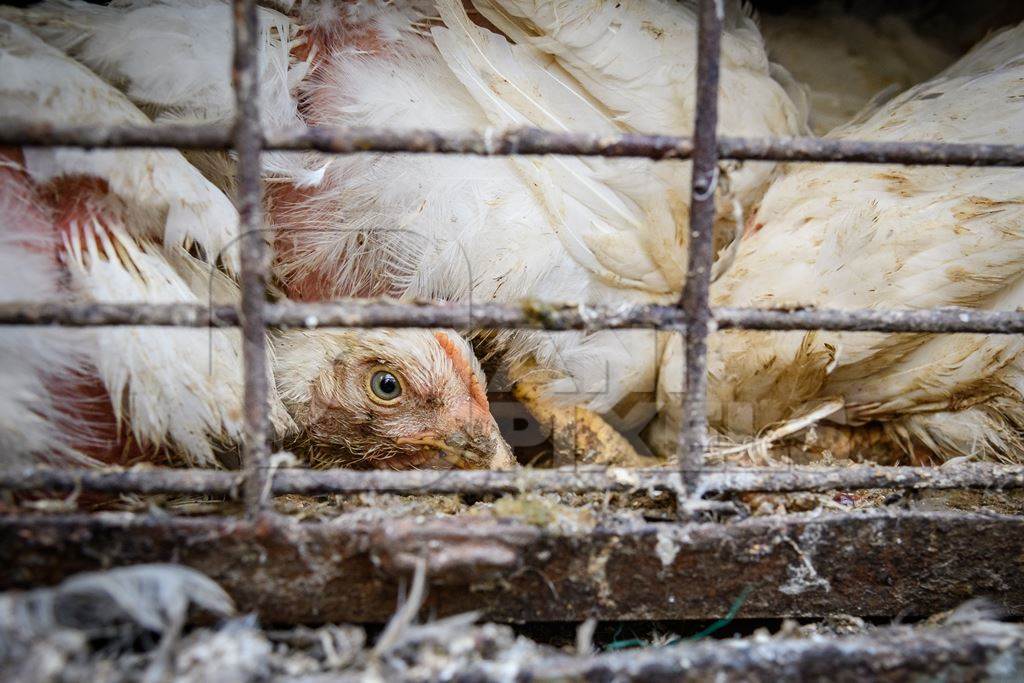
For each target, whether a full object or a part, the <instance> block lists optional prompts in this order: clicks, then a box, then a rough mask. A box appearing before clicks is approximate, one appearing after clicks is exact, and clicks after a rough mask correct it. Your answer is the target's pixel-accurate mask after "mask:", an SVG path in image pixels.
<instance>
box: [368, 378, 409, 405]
mask: <svg viewBox="0 0 1024 683" xmlns="http://www.w3.org/2000/svg"><path fill="white" fill-rule="evenodd" d="M370 391H372V392H373V395H374V396H376V397H377V398H378V399H380V400H381V401H385V402H391V401H394V400H395V399H397V398H398V397H399V396H401V395H402V383H401V382H399V381H398V378H397V377H395V376H394V375H393V374H391V373H390V372H388V371H387V370H378V371H377V372H375V373H373V376H371V377H370Z"/></svg>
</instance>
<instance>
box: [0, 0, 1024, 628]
mask: <svg viewBox="0 0 1024 683" xmlns="http://www.w3.org/2000/svg"><path fill="white" fill-rule="evenodd" d="M234 9H235V31H236V44H235V58H234V71H233V78H234V87H235V92H236V101H237V118H236V120H235V123H234V126H233V128H231V129H228V128H226V127H220V126H210V125H200V126H184V125H154V126H145V127H124V126H117V127H108V128H99V127H63V126H62V127H51V126H46V125H39V124H35V123H31V122H4V124H3V126H2V127H0V144H2V145H35V146H45V145H61V146H78V147H84V148H94V147H95V148H101V147H176V148H187V149H211V148H212V149H233V150H235V152H236V153H237V156H238V195H237V200H238V208H239V211H240V216H241V230H242V234H243V241H242V251H241V256H242V269H241V285H242V299H241V305H240V307H233V306H214V307H205V306H199V305H188V304H169V305H166V304H165V305H145V304H138V305H128V304H125V305H118V304H89V305H74V306H72V305H55V304H33V303H31V302H24V303H16V304H2V305H0V324H3V325H64V326H95V325H167V326H188V327H209V326H238V327H240V328H241V330H242V335H243V348H244V362H245V399H244V406H245V438H244V443H243V459H242V461H243V470H242V471H241V472H230V471H214V470H178V471H175V470H159V469H158V470H150V471H144V470H131V471H124V470H57V469H47V468H32V469H28V470H22V471H7V472H3V473H0V489H3V490H20V491H29V490H50V491H69V490H74V489H80V490H87V491H99V492H108V493H111V492H118V493H127V492H135V493H147V494H149V493H190V494H199V493H210V494H220V495H234V493H235V492H236V491H237V490H239V489H240V490H241V491H242V492H243V494H244V495H243V497H244V501H245V508H246V511H247V513H248V514H247V516H246V517H245V518H227V517H206V518H166V517H154V516H134V515H122V514H115V513H101V514H95V515H89V514H82V513H76V514H66V515H41V514H35V515H28V514H21V515H8V516H5V517H2V518H0V539H2V540H0V543H2V544H3V547H4V548H5V549H8V551H7V552H5V553H4V554H5V555H8V562H7V564H8V565H9V566H8V568H7V569H6V570H4V572H2V574H4V575H6V576H5V578H3V579H2V583H3V584H5V585H6V586H20V585H27V584H29V583H31V582H40V581H49V580H56V579H58V578H60V577H61V576H64V575H67V574H70V573H73V572H74V571H77V570H80V569H85V568H94V567H96V566H102V565H107V564H117V563H121V562H126V561H144V560H154V559H168V558H175V559H177V560H180V561H182V562H185V563H187V564H191V565H193V566H196V567H198V568H200V569H203V570H205V571H207V572H208V573H210V574H211V576H213V577H214V578H217V579H218V580H220V581H222V582H223V583H224V584H225V586H226V587H227V588H228V589H229V591H230V592H232V593H233V594H234V595H235V597H236V599H237V600H238V601H239V603H240V604H241V605H243V606H245V607H248V608H252V609H257V610H260V611H262V612H264V613H265V614H272V615H273V617H274V618H275V619H277V620H278V621H285V622H288V621H291V622H298V621H304V620H305V621H308V620H354V621H372V620H381V619H384V618H386V617H387V616H388V612H389V610H390V605H391V604H392V600H393V591H392V589H391V584H389V583H388V581H389V580H390V579H393V578H395V577H397V576H401V575H404V574H406V573H408V572H409V571H411V565H410V559H409V558H410V557H412V556H415V555H417V553H419V554H421V555H424V556H426V557H428V559H430V563H429V567H430V571H431V580H432V582H433V584H434V589H433V593H432V600H433V601H434V602H433V603H432V604H434V605H435V607H437V608H438V609H439V611H440V612H443V613H451V612H456V611H459V610H463V609H482V610H483V611H484V613H485V614H486V615H488V616H489V617H492V618H496V619H508V620H513V621H528V620H560V619H583V618H587V617H591V616H596V617H600V618H609V619H656V618H672V619H681V618H707V617H713V616H721V615H722V614H723V613H724V612H725V611H726V609H727V608H728V606H729V604H730V602H731V600H732V598H733V597H735V595H737V594H738V593H739V592H740V590H741V589H742V587H743V586H746V585H750V584H751V583H756V584H758V585H773V586H775V587H779V586H786V585H795V584H794V583H793V582H794V581H796V580H797V579H798V578H799V579H801V580H803V581H804V585H805V586H809V587H810V588H808V589H807V590H803V591H801V590H796V589H794V590H792V591H789V592H787V591H784V590H783V591H781V592H780V591H779V590H775V591H767V592H764V594H763V595H760V596H759V595H758V594H757V592H756V591H755V592H754V593H753V594H752V595H751V597H750V599H749V600H748V601H747V603H746V605H745V607H744V614H746V615H749V616H785V615H793V616H820V615H823V614H827V613H830V612H836V611H847V612H850V613H855V614H861V615H883V614H889V615H892V614H896V613H898V612H901V611H903V612H908V613H914V614H926V613H929V612H931V611H938V610H941V609H948V608H950V607H952V606H955V604H957V602H958V601H960V600H962V599H964V598H966V597H970V596H971V595H974V594H976V593H978V592H985V591H989V592H995V593H997V594H999V595H1000V596H1002V599H1001V601H1002V602H1003V603H1004V605H1003V606H1004V607H1005V608H1006V609H1007V610H1008V611H1009V612H1011V613H1013V614H1022V613H1024V572H1022V571H1020V566H1019V565H1020V564H1021V562H1024V560H1022V559H1021V558H1024V518H1020V517H1014V516H1000V515H992V514H981V513H970V512H964V513H954V512H943V513H927V512H914V511H891V510H883V511H879V512H872V513H868V514H860V515H847V514H836V515H831V516H828V517H822V518H820V519H817V520H807V519H802V518H801V519H785V518H774V517H770V518H763V519H756V518H752V519H749V520H745V521H743V522H739V523H716V522H708V521H699V520H694V519H692V518H689V519H684V520H682V521H678V522H664V523H646V524H641V525H637V524H633V523H626V522H621V523H617V522H609V523H602V524H600V525H598V526H597V527H595V528H593V529H588V530H583V531H571V532H561V533H548V532H545V531H542V530H538V529H536V528H533V527H529V526H527V525H522V524H515V523H505V522H487V523H475V524H466V523H463V522H459V521H458V520H443V519H437V520H430V519H427V520H424V519H422V518H409V519H392V520H385V521H378V522H373V521H364V522H358V523H354V524H349V523H346V524H333V523H331V522H315V523H313V522H310V523H299V522H296V521H294V520H289V519H283V518H280V517H276V516H273V515H266V514H263V512H264V511H265V508H266V506H267V503H268V497H269V495H271V494H285V493H301V494H332V493H338V494H340V493H357V492H390V493H404V494H420V493H450V492H455V493H475V494H484V493H505V492H516V491H523V490H527V491H566V492H568V491H571V492H577V493H580V492H605V491H609V492H618V491H625V490H627V489H636V488H640V489H647V490H649V491H650V492H651V495H656V494H658V493H659V492H663V493H665V494H667V495H676V496H679V497H680V500H681V501H682V503H681V506H680V507H681V508H685V507H686V501H687V500H689V499H690V498H691V497H692V496H693V495H694V493H693V492H695V491H697V490H698V489H699V490H701V491H707V492H726V493H748V492H794V491H832V490H838V489H870V488H894V489H929V488H975V489H990V488H993V489H1005V488H1022V487H1024V467H1019V466H1007V465H995V464H968V465H959V466H952V467H943V468H913V467H876V466H855V467H849V468H825V467H793V468H787V469H784V470H781V469H732V470H725V469H720V468H712V467H706V466H705V465H704V462H703V460H704V455H705V453H706V451H707V449H708V427H707V419H706V405H705V393H706V351H707V344H706V340H707V336H708V334H709V333H711V332H714V331H716V330H724V329H729V328H745V329H761V330H815V329H827V330H848V331H880V332H933V333H959V332H976V333H990V334H1020V333H1024V313H1021V312H992V311H977V310H966V309H940V310H915V311H910V310H857V311H840V310H814V309H799V310H777V309H752V308H719V309H713V308H710V307H709V303H708V288H709V282H710V273H711V263H712V258H713V254H712V224H713V221H714V218H715V204H714V195H715V188H716V183H717V177H718V171H717V167H718V162H719V161H720V160H726V159H735V160H745V159H748V160H778V161H791V162H812V161H813V162H861V163H872V164H880V163H902V164H933V165H947V164H949V165H966V166H1017V167H1019V166H1024V145H988V144H985V145H982V144H945V143H941V144H940V143H925V142H921V143H890V142H860V141H846V140H830V139H812V138H805V139H801V138H798V139H746V138H731V137H721V136H719V135H717V133H716V119H717V111H716V109H717V92H718V83H719V48H720V39H721V32H722V16H721V11H722V10H721V2H720V0H700V3H699V34H698V54H697V75H698V77H697V80H698V83H697V107H696V121H695V129H694V135H693V137H692V138H685V137H670V136H660V135H619V136H598V135H591V134H582V133H579V134H577V133H572V134H570V133H553V132H548V131H543V130H536V129H521V130H502V131H497V130H487V131H482V132H459V133H439V132H435V131H429V130H414V131H404V132H398V131H391V130H379V129H347V128H346V129H321V128H314V129H307V130H302V131H269V132H265V131H263V130H261V126H260V124H259V121H258V112H257V91H258V78H257V62H256V54H257V52H256V50H257V46H256V42H255V40H256V25H257V18H256V17H257V15H256V3H255V0H234ZM263 150H319V151H322V152H328V153H333V154H352V153H360V152H404V153H429V154H473V155H513V154H572V155H592V156H605V157H645V158H649V159H653V160H662V159H691V160H692V163H693V173H692V187H691V210H690V224H691V231H692V236H693V237H692V239H691V241H690V246H689V261H688V272H687V279H686V285H685V288H684V291H683V294H682V297H681V299H680V300H679V302H678V305H677V306H663V305H629V306H617V307H601V306H581V305H575V304H565V305H559V306H553V307H545V308H544V310H538V309H536V308H534V307H531V306H530V305H528V304H524V305H511V304H510V305H503V304H496V303H490V304H474V305H461V304H452V303H410V304H400V303H395V302H388V301H376V300H365V301H343V302H334V303H327V302H325V303H316V304H312V303H306V304H298V303H268V302H267V301H266V295H265V285H266V283H267V278H268V273H269V270H270V266H269V254H268V247H267V245H266V243H265V242H264V240H263V239H261V237H260V230H261V228H262V203H261V178H260V154H261V151H263ZM268 326H278V327H288V326H295V327H318V326H344V327H422V326H451V327H463V328H469V327H478V328H479V327H492V328H533V329H546V330H566V329H601V328H642V327H645V328H656V329H667V330H674V331H679V332H681V333H682V334H683V336H684V339H685V351H686V384H685V397H684V405H683V407H684V420H683V427H682V430H681V433H680V435H679V451H680V455H679V462H678V468H677V469H657V470H639V471H635V472H630V473H628V474H623V473H621V472H616V471H606V470H600V469H594V468H580V469H578V470H576V471H572V472H565V471H557V470H551V471H523V472H451V473H447V474H446V475H445V476H444V477H437V476H436V474H431V473H428V472H416V471H410V472H393V473H392V472H358V471H344V470H334V471H312V470H278V471H276V472H272V471H271V469H270V468H269V467H268V461H269V455H270V454H269V445H268V442H269V439H268V431H269V427H268V424H269V422H268V405H269V402H268V395H267V394H268V387H267V372H266V369H267V349H266V337H265V330H266V328H267V327H268ZM268 479H269V481H268ZM690 503H691V504H692V505H693V506H694V507H695V508H696V507H699V501H693V500H690ZM880 537H881V538H882V541H879V538H880ZM15 546H16V547H18V548H19V555H18V556H17V557H15V556H14V555H13V554H8V553H10V552H11V550H10V549H12V548H14V547H15ZM996 548H998V549H999V554H1000V556H993V554H992V553H993V550H994V549H996ZM1007 558H1017V559H1016V560H1013V559H1007ZM801 572H802V574H800V573H801ZM798 574H799V576H797V575H798ZM382 577H384V578H382ZM389 577H390V578H389ZM552 577H553V578H552ZM841 577H845V578H841ZM815 581H818V584H817V586H818V588H815V587H814V586H815ZM787 582H788V583H787ZM466 585H473V586H475V588H474V590H472V591H467V590H465V587H466ZM675 585H677V586H681V587H690V589H691V592H690V593H688V594H686V595H684V594H683V593H679V592H677V591H676V589H675V588H674V587H673V586H675ZM684 592H685V591H684ZM528 596H532V597H528ZM314 597H315V599H314Z"/></svg>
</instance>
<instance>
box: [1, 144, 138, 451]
mask: <svg viewBox="0 0 1024 683" xmlns="http://www.w3.org/2000/svg"><path fill="white" fill-rule="evenodd" d="M107 192H108V187H107V184H106V183H105V182H104V181H102V180H100V179H98V178H94V177H88V176H72V177H66V178H57V179H55V180H53V181H51V182H50V183H47V185H46V186H44V187H40V186H39V185H37V184H36V183H35V182H34V181H33V180H32V179H31V178H29V176H28V175H27V174H26V173H25V171H24V155H23V154H22V152H21V150H20V149H14V148H0V200H2V203H3V204H4V205H7V206H12V207H16V209H17V211H18V212H19V214H20V215H19V218H20V221H19V225H20V226H23V227H24V229H25V231H26V232H30V231H38V233H39V234H40V235H42V236H49V237H52V238H55V239H43V240H31V241H28V242H27V244H26V246H27V247H28V248H30V249H35V250H44V251H45V252H46V253H49V254H50V255H52V257H53V259H54V263H56V264H58V265H62V264H63V259H62V258H61V254H62V253H63V246H62V244H61V240H60V239H59V238H60V237H61V236H62V235H68V234H69V233H70V230H71V229H72V227H73V226H78V228H77V229H79V230H83V229H85V227H84V226H86V225H95V223H94V219H96V218H98V217H99V216H100V213H99V202H100V200H101V199H102V197H103V196H104V195H105V194H106V193H107ZM29 237H30V235H28V234H26V238H29ZM44 381H45V383H46V386H47V388H48V389H49V390H50V392H51V394H52V395H53V397H54V399H55V400H54V404H55V406H56V407H57V409H58V410H60V412H61V415H60V417H59V418H58V420H59V421H60V422H61V423H63V424H62V425H61V428H62V429H64V430H65V432H66V434H67V435H68V437H69V438H68V442H69V445H70V446H71V447H72V448H74V449H75V450H77V451H78V452H80V453H82V454H84V455H87V456H89V457H91V458H94V459H96V460H99V461H100V462H104V463H107V464H111V465H129V464H131V463H133V462H138V461H140V460H153V458H152V456H151V455H147V453H146V452H144V450H143V449H142V448H141V447H140V446H139V444H137V443H135V440H134V439H132V438H131V437H130V436H128V435H126V434H125V433H124V429H123V426H122V425H119V424H118V422H117V419H116V417H115V416H114V410H113V406H112V405H111V400H110V395H109V394H108V393H107V390H106V388H105V387H104V386H103V382H102V381H101V380H100V378H99V377H98V376H97V375H96V374H95V371H93V370H92V369H89V370H87V371H84V372H80V373H68V374H64V375H51V376H48V377H46V378H45V379H44Z"/></svg>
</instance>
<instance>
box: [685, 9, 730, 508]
mask: <svg viewBox="0 0 1024 683" xmlns="http://www.w3.org/2000/svg"><path fill="white" fill-rule="evenodd" d="M723 14H724V10H723V6H722V0H700V4H699V6H698V24H697V109H696V116H695V119H694V133H693V143H694V144H693V172H692V180H691V195H690V250H689V257H688V260H687V267H686V285H685V286H684V287H683V294H682V297H681V299H680V301H679V304H680V306H682V308H683V311H684V313H685V314H686V321H687V324H686V332H685V344H686V348H685V350H686V381H685V388H684V394H683V424H682V430H681V431H680V434H679V468H680V470H681V472H682V478H683V482H684V484H685V485H686V487H687V490H688V491H693V490H694V489H695V488H696V486H697V483H698V481H699V479H700V472H701V468H702V466H703V463H704V454H705V453H706V452H707V449H708V424H707V407H706V406H707V336H708V325H709V321H710V318H711V310H710V308H709V307H708V289H709V287H710V284H711V261H712V256H713V254H712V247H713V245H712V231H713V227H714V222H715V187H716V186H717V184H718V151H717V148H718V145H717V133H716V126H717V122H718V63H719V52H720V47H721V41H722V20H723Z"/></svg>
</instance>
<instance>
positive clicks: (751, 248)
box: [660, 24, 1024, 462]
mask: <svg viewBox="0 0 1024 683" xmlns="http://www.w3.org/2000/svg"><path fill="white" fill-rule="evenodd" d="M837 137H840V138H848V139H851V140H854V139H857V140H884V141H921V140H929V141H937V142H968V143H969V142H979V143H980V142H988V143H1012V144H1022V143H1024V24H1021V25H1019V26H1016V27H1011V28H1007V29H1004V30H1003V31H1001V32H999V33H997V34H994V35H992V36H991V37H989V38H988V39H987V40H985V41H984V42H983V43H982V44H980V45H978V46H977V47H975V48H974V49H973V50H972V51H971V52H969V53H968V54H967V55H966V56H964V57H963V58H962V59H960V60H959V61H958V62H956V63H954V64H953V65H952V66H950V67H949V68H948V69H946V70H945V71H943V72H942V73H941V74H939V75H938V76H936V77H935V78H933V79H932V80H930V81H927V82H925V83H922V84H920V85H918V86H917V87H915V88H913V89H911V90H910V91H908V92H906V93H904V94H903V95H901V96H900V97H898V98H896V99H895V100H893V101H891V102H889V103H888V104H886V105H884V106H883V107H881V108H880V109H879V110H878V111H877V112H875V113H874V114H873V115H872V116H870V117H869V118H868V119H867V120H866V121H864V122H863V123H859V124H855V125H851V126H848V127H846V128H844V129H843V130H842V131H841V133H839V134H838V135H837ZM751 231H752V234H750V235H749V236H748V237H746V238H744V240H743V242H742V243H741V245H740V248H739V253H738V255H737V257H736V260H735V262H734V264H733V266H732V268H731V270H729V271H728V272H727V273H726V274H725V275H724V276H723V277H722V278H721V279H720V280H719V281H718V282H716V283H715V285H714V286H713V287H712V303H713V304H714V305H721V306H790V305H801V306H820V307H825V308H840V309H843V308H846V309H854V308H869V309H870V308H880V309H882V308H914V309H918V308H931V307H938V306H966V307H971V308H984V309H994V310H1017V309H1019V308H1020V307H1021V306H1024V284H1022V279H1021V275H1022V274H1024V170H1022V169H1020V168H967V167H943V166H930V167H925V166H918V167H903V166H873V165H851V164H829V165H823V164H813V165H807V164H805V165H792V166H790V167H789V168H788V169H786V173H785V174H784V176H783V177H781V178H780V179H779V180H777V181H776V182H774V183H773V184H772V186H771V188H770V190H769V191H768V193H767V194H766V196H765V197H764V200H763V202H762V204H761V207H760V209H759V210H758V211H757V214H756V215H755V216H754V217H753V220H752V222H751ZM1022 351H1024V340H1022V338H1021V337H1020V336H1014V335H1003V336H1000V335H984V334H958V335H943V336H934V335H928V334H881V333H870V334H863V333H838V332H807V333H804V332H785V333H764V332H754V331H729V332H723V333H720V334H717V335H715V336H714V337H713V338H712V340H711V343H710V349H709V371H710V377H709V386H710V389H709V391H710V400H711V403H712V408H713V411H712V412H713V414H712V420H713V423H714V424H715V426H717V427H718V428H719V429H721V430H722V431H723V432H725V433H727V434H730V435H740V436H747V435H750V434H755V433H758V432H760V431H761V430H764V429H765V428H767V427H769V426H772V425H776V424H778V423H779V422H780V421H786V420H790V419H792V418H795V417H796V416H799V415H802V414H805V412H806V411H807V410H809V409H810V408H812V407H813V406H815V405H820V404H821V403H822V402H833V404H835V405H837V407H839V406H841V409H840V410H839V411H838V412H836V413H835V414H834V415H832V417H831V421H832V422H833V423H837V424H840V425H845V426H848V427H862V426H865V425H868V424H870V423H873V422H874V423H876V424H877V425H878V426H880V427H882V429H883V430H884V433H885V434H886V435H888V436H889V437H891V438H892V439H893V440H895V441H896V442H897V443H899V444H902V445H904V446H905V447H906V449H907V451H908V453H909V454H910V457H911V459H915V460H931V459H940V460H941V459H943V458H947V457H953V456H958V455H977V456H986V457H997V458H1001V459H1005V460H1011V461H1018V462H1019V461H1020V460H1021V453H1022V452H1024V437H1022V434H1024V400H1022V396H1024V355H1022ZM681 372H682V362H681V358H680V357H679V354H676V355H674V356H673V357H672V358H671V359H670V360H669V361H667V363H666V367H665V368H663V372H662V377H661V395H662V399H663V400H664V401H666V402H667V403H669V404H671V405H672V406H673V408H672V409H669V410H667V411H666V415H674V416H675V417H676V418H678V399H679V393H678V391H679V389H680V385H679V384H678V379H677V378H678V376H679V373H681ZM674 378H676V379H674ZM835 402H838V403H835ZM667 422H668V424H666V423H664V422H663V424H662V425H661V428H662V431H661V432H660V433H661V438H662V439H664V440H665V441H666V442H668V441H669V439H670V436H669V435H671V434H673V433H674V431H673V430H674V429H675V428H676V424H677V421H676V420H668V421H667ZM860 433H864V432H863V430H860Z"/></svg>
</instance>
